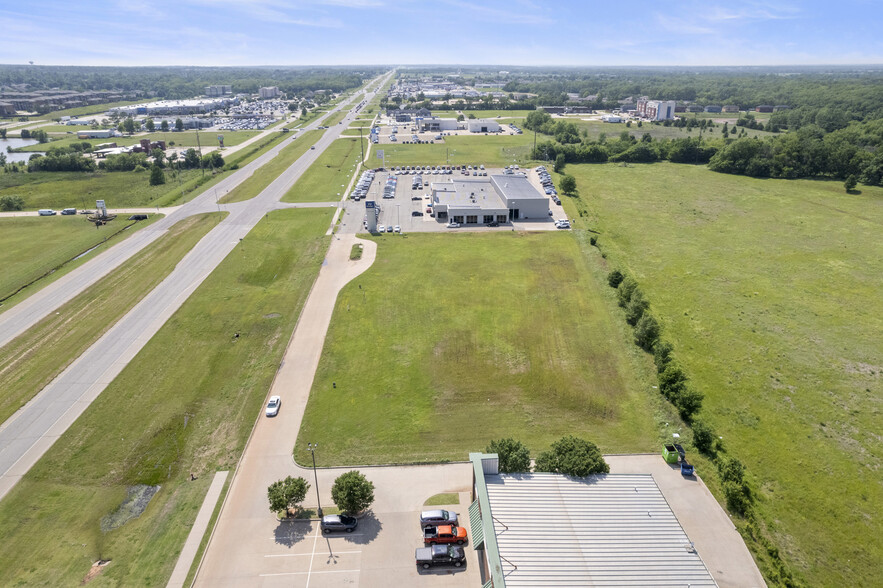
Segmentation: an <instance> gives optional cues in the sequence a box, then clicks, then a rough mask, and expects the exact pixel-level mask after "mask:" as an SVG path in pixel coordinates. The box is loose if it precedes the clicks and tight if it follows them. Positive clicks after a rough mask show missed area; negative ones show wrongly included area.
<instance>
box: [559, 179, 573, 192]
mask: <svg viewBox="0 0 883 588" xmlns="http://www.w3.org/2000/svg"><path fill="white" fill-rule="evenodd" d="M558 187H559V188H561V191H562V192H564V193H565V194H573V192H574V191H575V190H576V178H574V177H573V176H571V175H569V174H564V175H563V176H561V181H560V182H558Z"/></svg>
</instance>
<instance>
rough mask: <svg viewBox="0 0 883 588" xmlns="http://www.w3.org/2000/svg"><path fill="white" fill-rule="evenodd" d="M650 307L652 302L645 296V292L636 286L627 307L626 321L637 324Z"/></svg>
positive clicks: (633, 324)
mask: <svg viewBox="0 0 883 588" xmlns="http://www.w3.org/2000/svg"><path fill="white" fill-rule="evenodd" d="M649 307H650V303H649V302H648V301H647V299H646V298H645V297H644V293H643V292H641V289H640V288H635V291H634V292H632V297H631V299H630V300H629V303H628V304H627V305H626V307H625V322H627V323H628V324H630V325H632V326H635V325H636V324H638V321H639V320H641V317H642V316H644V311H645V310H647V309H648V308H649Z"/></svg>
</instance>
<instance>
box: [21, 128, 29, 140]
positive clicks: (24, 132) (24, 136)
mask: <svg viewBox="0 0 883 588" xmlns="http://www.w3.org/2000/svg"><path fill="white" fill-rule="evenodd" d="M21 138H22V139H30V138H31V131H29V130H27V129H22V130H21Z"/></svg>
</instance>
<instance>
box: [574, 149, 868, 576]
mask: <svg viewBox="0 0 883 588" xmlns="http://www.w3.org/2000/svg"><path fill="white" fill-rule="evenodd" d="M567 173H570V174H573V175H574V176H575V177H576V179H577V182H578V186H579V192H580V200H581V201H582V203H583V205H584V206H585V207H586V210H587V211H588V217H587V218H588V220H589V223H590V224H591V225H592V226H593V227H594V228H596V229H598V230H599V231H600V232H601V235H600V237H599V243H600V244H601V247H602V249H603V251H605V252H606V253H607V254H608V262H610V263H611V266H612V267H617V266H618V267H622V268H623V269H627V270H628V271H629V272H630V273H631V274H633V275H634V276H636V277H637V279H638V281H639V282H640V284H641V287H642V288H643V289H644V291H645V292H646V294H647V295H648V298H649V300H650V301H651V305H652V308H653V310H654V311H655V312H656V314H657V315H658V316H659V317H660V318H661V319H662V322H663V323H664V325H665V337H666V338H668V339H670V340H671V341H672V342H673V343H674V345H675V348H676V349H677V356H678V358H679V359H680V360H681V361H682V363H683V364H684V365H685V366H686V368H687V371H688V372H689V373H690V374H692V376H693V381H694V383H695V384H696V386H697V387H698V388H699V389H701V390H702V391H703V392H704V393H705V405H704V408H703V410H702V415H703V418H705V419H706V420H707V421H709V422H710V423H711V424H712V425H713V427H714V428H715V430H716V432H717V433H718V434H719V435H721V436H722V437H723V442H724V443H725V444H726V447H727V449H728V451H729V452H730V453H731V454H732V455H735V456H736V457H738V458H739V459H741V460H742V461H743V462H744V463H745V465H746V467H747V470H748V472H749V474H750V475H751V479H752V480H754V482H755V487H756V490H757V492H758V493H759V503H758V509H759V512H760V513H761V515H762V517H763V519H764V520H765V522H766V523H767V525H769V527H770V529H771V531H772V532H773V534H774V537H775V538H776V541H777V544H778V546H779V548H780V550H781V552H782V554H783V558H784V559H785V561H786V562H788V563H790V564H791V565H793V567H794V568H795V570H796V571H797V572H798V574H799V575H800V576H801V577H803V578H804V579H805V580H806V581H807V582H808V584H809V585H813V586H871V585H879V582H880V578H881V569H883V567H881V566H883V518H881V515H880V513H883V484H881V480H883V477H881V471H883V445H881V437H880V435H881V432H883V413H881V410H880V400H881V398H883V338H881V333H883V296H881V291H883V238H881V234H883V189H880V188H868V187H865V186H859V189H860V190H861V194H846V193H844V190H843V184H842V182H836V181H809V180H791V181H789V180H761V179H752V178H747V177H741V176H731V175H725V174H717V173H714V172H711V171H708V170H707V169H705V168H704V167H694V166H686V165H676V164H668V163H660V164H654V165H632V166H630V167H619V166H616V165H612V164H609V165H580V166H577V165H568V166H567ZM573 204H574V201H572V200H568V199H566V198H565V206H566V207H568V209H569V212H571V213H573Z"/></svg>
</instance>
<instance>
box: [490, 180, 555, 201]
mask: <svg viewBox="0 0 883 588" xmlns="http://www.w3.org/2000/svg"><path fill="white" fill-rule="evenodd" d="M491 183H492V184H493V185H494V188H496V190H497V192H499V194H500V196H502V197H503V201H504V202H506V203H507V204H508V202H509V201H511V200H545V199H546V198H548V196H546V195H545V194H543V193H541V192H540V191H539V190H537V189H536V188H535V187H534V185H533V184H531V183H530V180H528V179H527V178H526V177H525V176H520V175H515V174H494V175H492V176H491Z"/></svg>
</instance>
